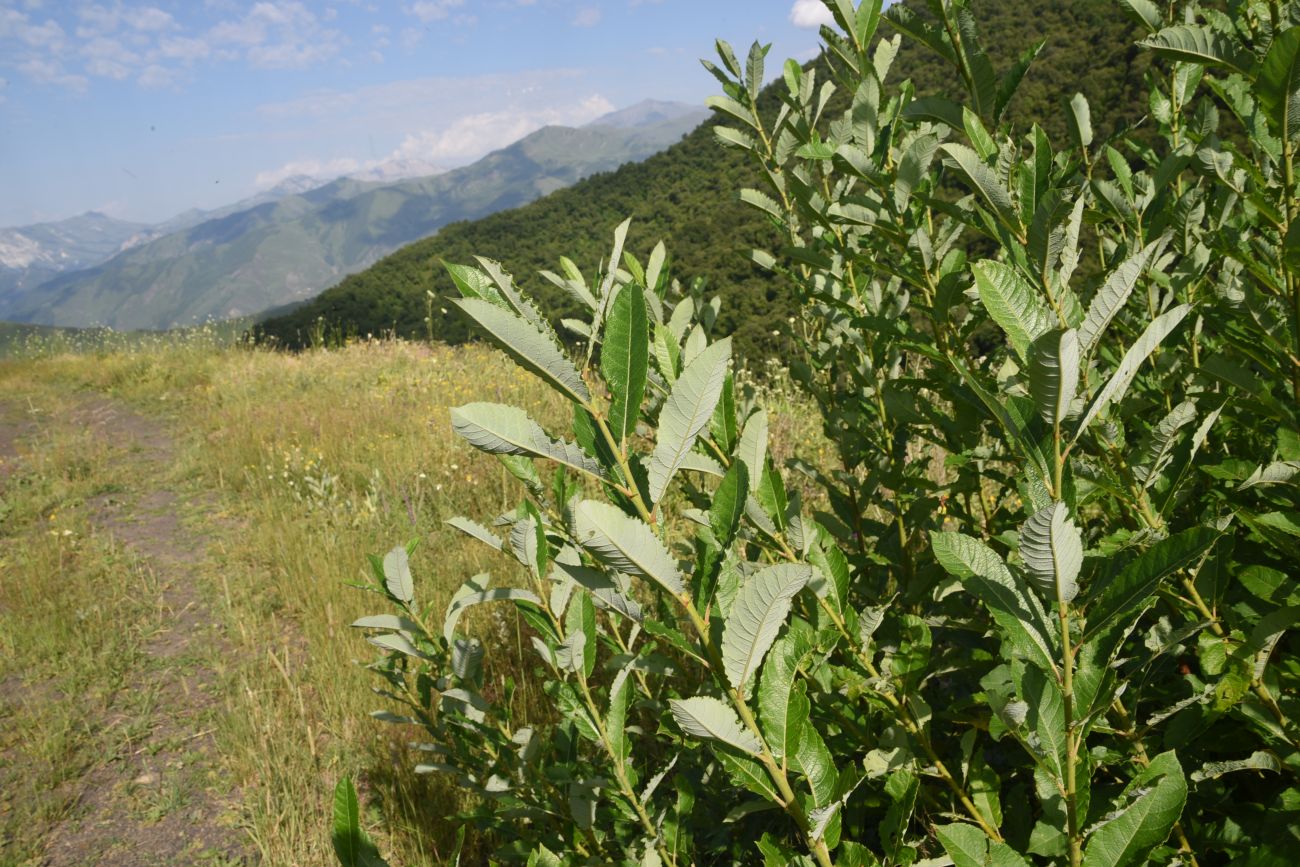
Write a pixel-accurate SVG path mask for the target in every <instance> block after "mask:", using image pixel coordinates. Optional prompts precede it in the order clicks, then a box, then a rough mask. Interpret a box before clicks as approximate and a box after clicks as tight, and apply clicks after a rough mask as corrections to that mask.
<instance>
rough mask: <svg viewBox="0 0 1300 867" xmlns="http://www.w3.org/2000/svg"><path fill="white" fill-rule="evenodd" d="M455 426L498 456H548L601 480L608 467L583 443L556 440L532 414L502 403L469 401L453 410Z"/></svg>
mask: <svg viewBox="0 0 1300 867" xmlns="http://www.w3.org/2000/svg"><path fill="white" fill-rule="evenodd" d="M451 426H452V430H454V431H455V432H456V433H457V434H459V435H460V436H462V437H464V438H465V439H466V440H468V441H469V443H470V445H472V446H474V447H475V448H477V449H479V450H480V451H485V452H487V453H488V454H494V455H526V456H528V457H534V458H547V459H549V460H553V461H555V462H557V463H560V464H563V465H564V466H566V467H569V468H571V469H575V470H578V471H579V472H583V473H587V474H589V475H592V476H595V477H596V478H598V479H603V478H606V473H605V471H604V469H602V468H601V466H600V464H599V463H598V462H597V461H596V459H595V458H593V457H591V456H589V455H588V454H587V453H586V452H584V451H583V450H582V448H581V447H580V446H577V445H575V444H573V443H569V442H565V441H563V440H553V439H551V438H550V436H548V435H547V433H546V431H544V430H543V429H542V426H541V425H539V424H538V423H537V422H535V421H533V420H532V419H531V418H529V417H528V413H526V412H524V411H523V410H522V409H518V408H516V407H513V406H505V405H503V404H499V403H467V404H465V405H464V406H458V407H456V408H454V409H452V411H451Z"/></svg>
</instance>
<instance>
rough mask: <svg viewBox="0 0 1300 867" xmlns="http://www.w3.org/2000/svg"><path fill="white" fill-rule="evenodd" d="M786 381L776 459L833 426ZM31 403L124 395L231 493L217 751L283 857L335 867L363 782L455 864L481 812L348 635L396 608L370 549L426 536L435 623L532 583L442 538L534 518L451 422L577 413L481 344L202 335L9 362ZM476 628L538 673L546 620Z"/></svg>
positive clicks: (409, 833) (370, 795)
mask: <svg viewBox="0 0 1300 867" xmlns="http://www.w3.org/2000/svg"><path fill="white" fill-rule="evenodd" d="M772 382H776V383H778V384H777V385H775V386H773V385H765V386H760V387H761V388H763V389H765V391H766V394H765V397H764V400H765V403H766V405H768V406H773V405H774V404H775V405H776V406H777V407H778V408H781V407H784V410H783V411H780V412H778V413H777V415H776V416H775V418H774V423H773V430H774V433H775V438H776V439H777V440H778V441H777V442H776V443H775V444H774V451H776V452H777V453H778V454H781V455H788V454H790V453H792V452H793V451H794V450H795V445H794V444H795V443H797V442H802V443H812V442H815V441H816V439H817V438H816V436H815V433H816V432H815V431H814V430H811V429H809V427H808V425H809V421H810V419H812V418H813V417H814V416H813V414H811V413H807V412H801V411H799V407H798V406H797V400H796V399H795V398H794V397H793V395H792V393H791V392H789V391H788V390H783V389H782V388H781V386H780V385H779V382H780V380H779V378H777V379H773V380H772ZM33 389H36V390H44V391H45V392H46V393H56V394H68V393H70V392H75V391H76V390H79V389H89V390H93V391H98V392H105V393H108V394H110V395H113V396H115V397H117V398H119V399H122V400H125V401H127V402H129V403H131V404H133V405H135V406H137V407H141V408H144V409H147V410H151V411H153V412H158V413H164V414H166V415H167V416H168V417H169V418H170V419H171V420H172V422H173V423H174V426H175V429H176V431H177V434H178V437H179V442H180V449H179V451H178V462H179V465H178V467H177V468H176V474H177V478H179V479H183V480H185V482H184V483H185V484H186V485H187V486H188V487H189V488H190V489H191V490H192V491H200V490H215V491H216V492H218V496H217V498H216V499H215V500H214V501H213V502H214V504H215V507H214V511H212V512H209V513H207V514H199V515H196V516H194V517H193V518H192V520H195V521H197V522H199V525H200V526H201V527H202V528H203V530H204V532H205V533H206V534H208V535H209V537H210V538H211V540H212V549H213V550H212V554H213V558H214V563H215V567H214V568H213V570H212V571H211V573H210V574H203V575H199V576H196V580H202V581H205V582H207V583H208V586H209V588H210V594H209V595H210V598H211V600H212V604H213V605H214V607H215V608H216V609H217V610H218V612H219V614H220V615H221V616H222V617H223V618H224V619H225V621H226V623H227V627H228V628H227V633H228V635H229V636H230V641H231V642H232V644H233V652H232V659H231V660H228V661H226V662H227V668H228V670H229V672H230V673H229V675H228V676H227V677H226V678H225V680H224V681H223V685H222V689H223V694H224V701H225V706H226V713H225V715H224V720H223V721H222V722H221V724H220V732H219V737H220V745H221V748H222V750H223V752H224V754H225V755H226V757H227V759H228V763H229V770H230V777H231V779H230V783H231V786H232V788H239V789H240V790H242V792H243V793H244V797H245V801H246V806H245V810H244V822H245V825H246V828H247V830H248V832H249V834H250V836H251V838H252V839H253V841H254V842H255V844H256V847H257V849H258V850H259V851H260V853H261V855H262V857H263V858H264V859H265V860H266V861H267V863H271V864H322V863H327V862H328V861H329V860H330V858H332V855H331V852H330V844H329V841H328V836H327V834H326V832H325V827H326V826H325V819H324V817H325V816H326V815H327V811H328V803H329V798H330V795H331V793H332V790H333V785H334V783H335V781H336V780H337V778H338V777H339V776H341V775H343V774H345V773H346V774H352V775H354V776H355V777H356V778H357V779H358V782H359V784H360V788H361V791H362V797H363V802H364V803H366V804H367V805H369V807H370V809H371V815H370V816H368V818H367V824H368V825H369V826H370V827H371V828H372V829H374V830H375V831H376V832H377V835H378V836H379V837H380V839H381V842H382V843H383V847H384V849H385V851H386V852H389V853H391V855H392V859H393V861H394V863H401V864H436V863H440V862H441V860H442V858H443V857H444V856H445V854H446V851H447V841H448V840H449V839H451V837H452V833H451V830H452V828H453V826H454V821H452V820H451V818H450V817H452V816H454V814H455V813H456V812H457V811H458V810H459V809H460V808H461V807H462V806H464V805H463V804H462V803H461V802H460V801H459V800H458V798H459V797H460V796H459V795H457V794H455V793H454V792H453V790H452V789H451V788H450V787H447V786H444V785H443V783H442V781H441V780H440V779H439V778H437V777H422V776H417V775H415V774H414V773H413V772H412V770H411V769H412V767H413V765H414V761H413V757H412V755H411V753H410V750H409V746H408V744H407V739H409V738H414V737H415V736H416V731H415V730H411V731H410V732H401V731H398V730H395V729H394V727H392V726H390V725H382V724H380V723H378V722H377V721H373V720H371V719H370V718H369V714H370V712H371V711H374V710H377V709H379V708H381V707H383V705H384V700H383V699H381V698H380V697H378V696H375V695H373V694H372V692H371V688H372V687H373V686H374V685H375V682H376V679H375V678H374V676H373V675H371V674H370V673H369V672H366V671H365V670H364V668H363V664H364V663H366V662H368V661H369V659H370V654H369V652H368V648H367V646H366V645H365V643H364V642H363V641H362V640H361V638H360V636H358V635H356V634H351V633H350V630H349V624H350V623H351V622H352V621H353V620H354V619H356V618H357V617H359V616H361V615H362V614H367V613H372V611H373V610H374V609H375V603H376V602H377V600H375V599H373V598H371V597H368V596H367V594H366V593H365V592H363V591H362V590H359V589H357V588H355V587H353V586H351V585H352V584H354V583H356V582H359V581H364V580H365V574H366V569H367V566H366V560H365V555H366V554H367V553H368V552H375V553H382V552H384V551H387V550H388V549H390V548H392V547H393V546H394V545H397V544H402V543H405V542H408V541H411V540H415V541H417V542H418V547H417V548H416V551H415V554H414V556H413V558H412V566H413V570H414V572H415V574H416V579H417V594H418V598H419V599H420V600H421V601H422V602H423V603H425V604H427V605H429V606H430V607H431V608H432V609H433V610H435V611H437V612H441V610H442V609H443V608H444V607H445V605H446V602H447V599H448V597H449V596H450V594H451V593H452V592H453V591H454V589H455V588H456V587H458V586H459V585H460V584H461V582H463V581H464V580H465V578H467V577H468V576H470V575H473V574H475V573H478V572H483V571H491V572H493V574H494V578H496V579H497V581H498V582H500V583H502V584H508V583H511V582H513V581H515V580H516V578H517V576H515V575H513V574H510V571H509V567H508V564H507V563H506V561H505V560H504V559H500V558H498V559H494V560H488V559H486V558H485V557H484V556H483V551H484V550H485V549H484V548H483V546H482V545H479V544H476V543H470V542H469V541H468V540H466V539H465V538H463V537H462V536H460V535H459V534H458V533H457V532H455V531H453V530H451V529H450V528H448V527H447V526H445V524H444V523H443V522H444V521H445V520H446V519H447V518H449V517H452V516H453V515H457V514H466V515H470V516H473V517H475V518H476V519H478V520H481V521H490V520H491V519H492V518H493V517H494V516H495V515H497V514H499V513H500V512H501V511H503V510H505V509H509V508H513V506H514V505H515V502H514V499H513V497H514V496H515V487H514V485H512V484H511V483H510V480H509V479H508V478H507V475H506V471H505V470H504V469H503V468H502V467H501V466H500V465H499V464H498V463H496V462H495V461H493V460H492V459H490V458H488V457H486V456H484V455H482V454H481V453H478V452H476V451H473V450H471V449H470V448H469V447H468V446H466V445H465V444H464V443H463V442H461V441H460V440H458V439H457V438H455V437H454V436H453V434H452V432H451V428H450V424H449V421H448V409H449V407H453V406H457V405H460V404H463V403H467V402H470V401H477V400H489V401H498V402H503V403H509V404H514V405H519V406H526V407H528V408H529V411H530V412H531V413H532V414H533V415H534V417H535V418H538V419H539V420H540V421H541V422H542V423H543V424H547V425H553V426H555V427H558V426H559V423H560V422H561V418H560V417H559V413H560V412H561V411H562V409H563V408H562V407H561V405H560V404H559V403H558V402H557V401H555V400H554V399H553V398H552V396H551V395H550V394H549V393H548V392H547V391H545V390H544V389H543V388H542V387H540V386H538V385H537V384H536V382H535V380H533V379H532V378H531V377H529V376H527V375H526V374H525V373H524V372H523V371H521V370H519V369H518V368H516V367H515V366H514V365H513V364H511V363H510V362H509V361H508V360H506V359H504V358H503V357H502V356H500V355H499V354H497V353H496V352H495V351H492V350H489V349H486V348H483V347H480V346H474V345H470V346H462V347H457V348H450V347H434V348H429V347H425V346H422V345H417V344H411V343H403V342H364V343H355V344H352V345H350V346H346V347H344V348H340V349H318V350H314V351H311V352H307V353H304V354H301V355H284V354H277V353H272V352H267V351H262V350H249V349H246V348H241V347H239V346H236V345H232V344H230V343H228V342H225V343H223V342H222V341H219V340H215V339H210V338H209V337H207V336H205V335H202V334H200V335H197V336H196V335H194V334H191V335H188V336H185V337H181V338H174V339H172V340H170V341H168V340H149V341H143V342H140V343H137V344H135V345H132V346H128V347H122V348H118V349H113V350H96V351H93V352H89V353H51V354H44V355H42V356H41V357H40V358H35V359H33V358H28V359H26V360H16V361H10V362H7V363H4V364H0V394H6V393H7V394H9V395H10V397H11V399H15V398H16V396H17V395H19V394H21V393H23V392H24V391H29V392H30V391H32V390H33ZM800 451H801V452H802V451H804V449H802V448H801V449H800ZM812 451H813V456H814V457H816V449H815V448H814V449H813V450H812ZM20 607H22V606H20ZM475 614H476V616H477V618H478V619H477V620H473V621H471V625H472V627H473V628H475V629H476V630H477V631H479V633H480V634H481V635H483V636H484V637H486V638H488V639H489V640H491V641H493V642H494V644H495V645H497V646H498V647H506V648H508V649H509V652H507V653H506V654H504V655H501V654H495V658H496V659H497V660H498V662H497V664H498V666H499V668H498V670H497V671H495V672H488V674H487V677H488V679H489V682H492V681H494V680H495V681H496V682H498V683H499V682H500V681H501V680H502V679H503V678H504V677H506V676H512V677H513V679H514V680H515V681H516V682H521V681H523V682H526V681H527V678H521V677H519V676H518V674H519V672H520V671H528V670H531V668H532V667H534V666H535V665H538V664H540V663H539V662H538V661H536V660H535V657H534V656H533V654H532V651H531V650H527V651H525V649H524V648H527V647H528V641H527V638H526V629H527V627H526V626H524V625H523V624H522V623H521V622H519V621H518V620H517V618H516V616H515V615H514V613H513V612H512V611H509V610H508V609H505V610H503V609H501V608H500V607H496V608H495V610H492V609H491V607H484V610H482V611H478V612H475ZM539 698H541V697H540V696H532V695H530V694H529V693H528V692H527V691H526V690H520V691H518V692H517V693H516V695H515V701H516V703H517V705H518V712H519V714H520V716H521V717H522V718H525V719H527V718H529V716H530V715H536V714H541V713H543V712H544V711H543V709H542V707H543V705H542V702H540V701H538V700H537V699H539Z"/></svg>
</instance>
